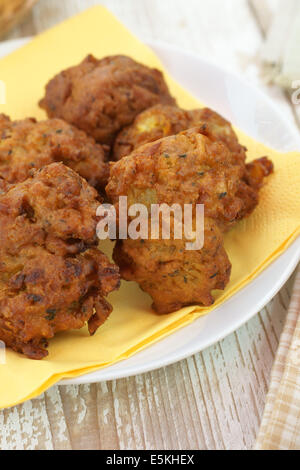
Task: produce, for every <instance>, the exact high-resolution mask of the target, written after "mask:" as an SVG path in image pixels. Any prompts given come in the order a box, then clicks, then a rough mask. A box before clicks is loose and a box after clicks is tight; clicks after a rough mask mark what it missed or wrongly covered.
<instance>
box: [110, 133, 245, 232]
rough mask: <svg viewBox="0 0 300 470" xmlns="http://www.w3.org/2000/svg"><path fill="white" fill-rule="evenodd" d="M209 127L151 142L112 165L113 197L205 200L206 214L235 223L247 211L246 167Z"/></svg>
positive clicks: (170, 201) (224, 222) (221, 223)
mask: <svg viewBox="0 0 300 470" xmlns="http://www.w3.org/2000/svg"><path fill="white" fill-rule="evenodd" d="M208 128H209V124H206V125H205V130H203V126H202V125H201V127H197V128H193V129H189V130H187V131H184V132H182V133H179V134H177V135H175V136H170V137H166V138H163V139H160V140H158V141H156V142H153V143H150V144H146V145H144V146H142V147H139V148H138V149H136V150H135V151H134V152H132V154H131V155H130V156H129V157H124V158H123V159H122V160H120V161H119V162H118V163H116V164H113V165H112V167H111V175H110V180H109V183H108V186H107V188H106V190H107V194H108V196H109V197H111V198H112V199H113V200H115V197H116V195H120V194H122V195H123V194H127V195H128V198H129V202H128V203H129V204H130V203H132V202H143V203H144V202H145V201H144V199H145V198H147V197H148V199H149V195H151V192H152V198H151V201H152V202H153V203H166V204H170V205H171V204H173V203H179V204H181V205H183V204H185V203H192V204H205V213H206V215H207V217H210V218H212V219H214V220H215V221H216V223H218V225H219V226H220V228H222V229H224V230H225V229H227V228H228V227H230V226H232V225H233V224H234V223H235V222H236V220H239V218H240V217H241V214H242V213H244V212H245V207H244V201H243V199H242V198H240V197H239V196H238V191H239V187H240V184H241V180H242V178H243V175H244V167H243V166H241V165H239V164H238V163H236V161H235V159H234V158H233V156H232V153H231V152H230V151H229V149H228V148H227V147H226V146H225V145H224V144H223V143H221V142H218V141H215V142H214V141H212V140H211V139H210V138H209V137H207V136H206V135H204V132H205V133H206V132H207V131H208ZM146 189H147V191H146ZM137 192H138V193H139V200H138V201H137V200H136V198H137ZM141 194H144V197H143V198H142V197H141ZM146 202H147V201H146Z"/></svg>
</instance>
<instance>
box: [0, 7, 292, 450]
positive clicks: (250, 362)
mask: <svg viewBox="0 0 300 470" xmlns="http://www.w3.org/2000/svg"><path fill="white" fill-rule="evenodd" d="M276 1H277V0H276ZM272 2H273V0H268V1H267V0H265V1H259V2H253V1H249V2H248V1H246V0H238V1H237V0H227V1H226V2H224V1H222V0H210V1H209V2H207V1H204V0H189V1H188V2H186V1H185V0H172V2H166V1H165V2H161V1H160V0H139V1H138V2H137V1H136V0H106V1H102V2H101V3H102V4H104V5H106V6H107V7H108V8H109V9H110V10H111V11H112V12H113V13H114V14H116V15H117V16H118V17H119V18H120V19H121V20H122V21H123V22H124V23H125V24H126V25H127V26H128V27H129V28H130V29H131V30H132V31H133V32H135V33H136V34H137V35H138V36H139V37H140V38H141V39H143V40H147V39H150V40H151V39H152V40H161V41H166V42H168V43H172V44H174V45H177V46H180V47H182V48H185V49H187V50H192V51H195V52H197V53H199V54H201V55H202V56H203V57H207V58H211V57H212V58H213V59H214V60H215V61H218V62H219V63H220V64H221V65H223V66H225V67H228V68H231V69H232V70H234V71H236V72H239V73H242V74H243V75H244V76H245V77H246V78H247V79H249V80H251V81H252V82H254V83H256V84H257V85H259V86H260V87H261V88H262V89H264V90H265V91H266V92H267V93H268V94H269V95H270V96H271V97H272V99H273V100H274V102H276V103H277V105H278V106H280V107H281V109H282V112H283V113H285V116H286V118H287V119H289V120H290V122H291V123H294V124H295V115H294V112H293V109H292V106H291V104H290V102H289V100H287V99H286V97H285V95H284V94H283V92H281V90H279V89H278V88H276V87H272V88H271V89H269V88H267V87H266V86H265V85H263V84H262V83H261V79H260V74H259V59H258V53H259V48H260V46H261V44H262V41H263V39H264V34H265V31H266V29H267V27H268V25H269V21H270V17H271V15H272V11H273V9H272V5H274V2H273V4H272ZM97 3H98V2H97V1H90V0H76V1H75V0H68V2H61V1H59V0H43V1H41V2H40V3H39V4H38V5H36V7H35V8H34V9H33V11H32V14H31V16H30V17H29V18H28V20H27V21H26V22H25V23H24V24H22V25H21V26H20V27H18V28H17V29H15V30H14V32H13V33H12V34H11V36H10V37H11V38H13V37H20V36H27V35H32V34H35V33H38V32H40V31H42V30H44V29H45V28H48V27H50V26H52V25H53V24H55V23H57V22H59V21H61V20H63V19H64V18H66V17H68V16H70V15H72V14H75V13H77V12H79V11H81V10H83V9H85V8H86V7H88V6H91V5H94V4H97ZM292 282H293V280H292V279H291V280H290V281H289V282H288V283H287V285H286V286H285V287H284V288H283V289H282V290H281V292H280V294H278V295H277V296H276V297H275V298H274V299H273V301H272V302H271V303H270V304H269V305H268V306H267V307H266V308H265V309H264V310H263V311H261V312H260V313H259V314H258V315H256V316H255V317H254V318H253V319H252V320H250V321H249V322H248V323H247V324H246V325H244V326H243V327H241V328H240V329H239V330H238V331H236V332H235V333H234V334H232V335H230V336H228V337H227V338H225V339H224V340H223V341H221V342H219V343H218V344H216V345H214V346H212V347H210V348H208V349H206V350H205V351H203V352H202V353H199V354H196V355H195V356H193V357H190V358H188V359H187V360H184V361H181V362H179V363H177V364H173V365H171V366H169V367H166V368H162V369H160V370H157V371H153V372H149V373H147V374H143V375H139V376H136V377H131V378H126V379H121V380H117V381H112V382H103V383H99V384H93V385H81V386H65V387H61V386H60V387H58V386H55V387H53V388H52V389H51V390H48V391H47V392H46V393H45V394H43V395H42V396H41V397H39V398H38V399H35V400H32V401H29V402H26V403H24V404H22V405H19V406H17V407H14V408H12V409H10V410H5V411H2V412H0V449H128V450H130V449H145V448H147V449H232V450H233V449H251V448H252V447H253V444H254V442H255V438H256V435H257V431H258V428H259V424H260V420H261V416H262V413H263V409H264V403H265V396H266V392H267V389H268V383H269V377H270V371H271V367H272V363H273V360H274V355H275V352H276V350H277V346H278V340H279V337H280V334H281V331H282V328H283V323H284V319H285V315H286V309H287V306H288V304H289V300H290V297H291V290H292Z"/></svg>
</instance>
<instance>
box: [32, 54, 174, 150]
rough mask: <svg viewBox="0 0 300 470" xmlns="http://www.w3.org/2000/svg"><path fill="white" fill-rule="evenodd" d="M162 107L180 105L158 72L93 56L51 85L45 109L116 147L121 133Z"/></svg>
mask: <svg viewBox="0 0 300 470" xmlns="http://www.w3.org/2000/svg"><path fill="white" fill-rule="evenodd" d="M157 103H163V104H175V100H174V98H172V97H171V96H170V94H169V91H168V87H167V85H166V83H165V81H164V78H163V75H162V73H161V72H160V71H159V70H156V69H150V68H149V67H146V66H144V65H142V64H139V63H137V62H135V61H134V60H133V59H131V58H129V57H126V56H111V57H106V58H104V59H101V60H98V59H96V58H95V57H93V56H92V55H89V56H87V57H86V59H85V60H84V61H83V62H81V63H80V64H79V65H77V66H75V67H72V68H69V69H67V70H64V71H63V72H61V73H60V74H58V75H57V76H56V77H54V78H53V79H52V80H51V81H50V82H49V83H48V85H47V87H46V95H45V97H44V99H43V100H41V102H40V106H41V107H42V108H44V109H45V110H46V112H47V113H48V116H49V117H59V118H62V119H64V120H66V121H67V122H70V123H71V124H74V125H75V126H77V127H78V128H80V129H83V130H84V131H85V132H86V133H87V134H89V135H91V136H93V137H94V138H95V139H96V140H97V141H98V142H100V143H102V144H107V145H111V144H112V142H113V140H114V138H115V136H116V134H117V133H118V132H119V131H120V129H122V128H123V127H124V126H127V125H129V124H131V123H132V121H133V120H134V118H135V117H136V116H137V114H139V113H140V112H141V111H143V110H144V109H147V108H149V107H150V106H153V105H155V104H157Z"/></svg>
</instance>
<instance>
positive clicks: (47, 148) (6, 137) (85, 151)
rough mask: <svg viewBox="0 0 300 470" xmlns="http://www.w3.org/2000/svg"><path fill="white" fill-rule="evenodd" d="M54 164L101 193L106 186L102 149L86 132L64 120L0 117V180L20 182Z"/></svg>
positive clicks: (105, 165)
mask: <svg viewBox="0 0 300 470" xmlns="http://www.w3.org/2000/svg"><path fill="white" fill-rule="evenodd" d="M54 162H63V163H64V164H65V165H66V166H69V167H70V168H72V169H73V170H74V171H76V172H77V173H79V174H80V175H81V176H82V177H83V178H85V179H86V180H87V181H88V182H89V184H91V185H92V186H94V187H96V188H97V189H98V190H101V189H102V190H103V188H104V187H105V185H106V183H107V179H108V175H109V168H108V164H107V163H106V162H105V156H104V151H103V148H102V147H101V145H99V144H96V142H95V141H94V139H92V138H91V137H89V136H87V135H86V134H85V133H84V132H83V131H81V130H79V129H77V128H76V127H74V126H71V125H70V124H68V123H66V122H64V121H62V120H61V119H49V120H47V121H40V122H37V121H36V120H35V119H33V118H29V119H24V120H21V121H11V120H10V118H9V117H8V116H5V115H4V114H1V115H0V178H2V179H4V180H6V181H7V182H8V183H19V182H22V181H24V180H25V179H26V178H27V177H28V176H29V175H30V172H31V171H32V170H34V169H39V168H42V167H43V166H45V165H49V164H51V163H54Z"/></svg>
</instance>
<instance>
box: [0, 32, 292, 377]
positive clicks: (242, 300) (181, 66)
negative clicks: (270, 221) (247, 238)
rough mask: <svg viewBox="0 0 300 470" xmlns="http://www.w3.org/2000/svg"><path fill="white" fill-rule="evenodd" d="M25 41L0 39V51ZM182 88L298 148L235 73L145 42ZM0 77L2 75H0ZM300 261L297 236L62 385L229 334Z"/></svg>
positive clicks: (266, 102)
mask: <svg viewBox="0 0 300 470" xmlns="http://www.w3.org/2000/svg"><path fill="white" fill-rule="evenodd" d="M25 42H26V40H16V41H9V42H7V43H2V44H0V56H1V55H2V56H3V55H6V54H8V53H10V52H12V51H13V50H15V49H16V48H18V47H20V46H22V45H23V44H24V43H25ZM150 46H151V47H152V48H153V49H154V50H155V52H156V53H157V55H158V56H159V57H160V59H161V60H162V62H163V63H164V65H165V66H166V68H167V69H168V71H169V72H170V73H171V75H173V77H174V78H175V79H177V80H178V81H179V82H180V83H181V84H182V85H183V86H184V87H185V88H187V89H188V90H190V91H191V92H192V93H193V94H194V95H195V96H196V97H197V98H199V99H200V100H201V101H203V102H204V103H206V104H207V105H208V106H210V107H212V108H214V109H216V110H217V111H219V112H220V113H221V114H223V115H224V116H226V117H227V118H228V119H230V120H231V121H232V122H233V123H234V124H235V125H237V126H238V127H240V128H241V129H243V130H244V131H245V132H246V133H248V134H249V135H251V136H252V137H254V138H256V139H257V140H260V141H262V142H264V143H265V144H268V145H270V146H272V147H274V148H277V149H278V150H281V151H288V150H299V149H300V137H299V135H298V133H297V132H296V130H295V129H294V128H293V127H292V125H290V124H289V123H288V122H287V121H286V119H285V118H284V116H282V113H281V112H280V110H279V109H277V108H276V107H275V106H274V104H273V103H272V101H271V100H270V98H268V97H267V96H266V95H264V94H263V93H262V92H261V91H260V90H257V89H256V88H254V87H253V86H252V85H250V84H249V83H247V82H246V81H245V80H243V79H241V78H240V77H238V76H236V75H234V74H232V73H230V72H227V71H225V70H223V69H221V68H220V67H218V66H217V65H214V64H212V63H210V62H207V61H206V60H203V59H201V58H200V57H197V56H195V55H193V54H190V53H186V52H183V51H180V50H178V49H176V48H173V47H170V46H167V45H164V44H159V43H155V44H150ZM0 78H1V77H0ZM299 260H300V238H299V239H298V240H296V241H295V242H294V243H293V244H292V245H291V246H290V247H289V248H288V249H287V250H286V252H285V253H284V254H283V255H281V256H280V257H279V258H278V259H277V260H276V261H274V262H273V263H272V264H271V265H270V266H269V267H268V268H267V269H265V270H264V272H263V273H261V274H260V275H259V276H258V277H257V278H256V279H254V280H253V281H252V282H251V283H250V284H248V285H247V286H246V287H245V288H244V289H242V290H241V291H240V292H238V293H237V294H235V295H234V296H233V297H231V298H230V299H229V300H227V301H226V302H225V303H224V304H223V305H221V306H220V307H217V308H216V309H215V310H214V311H213V312H211V313H210V314H209V315H208V316H206V317H202V318H199V319H198V320H196V321H195V322H193V323H192V324H191V325H188V326H186V327H184V328H182V329H181V330H179V331H177V332H176V333H173V334H172V335H170V336H169V337H167V338H165V339H163V340H161V341H159V342H158V343H156V344H154V345H153V346H150V347H148V348H146V349H144V350H143V351H141V352H139V353H137V354H135V355H134V356H132V357H131V358H129V359H126V360H124V361H120V362H119V363H117V364H115V365H113V366H110V367H107V368H104V369H100V370H98V371H96V372H93V373H91V374H86V375H83V376H81V377H78V378H75V379H70V380H64V381H62V382H61V384H82V383H91V382H101V381H104V380H112V379H118V378H121V377H127V376H130V375H136V374H140V373H143V372H147V371H150V370H153V369H157V368H159V367H162V366H166V365H168V364H172V363H174V362H177V361H179V360H181V359H184V358H186V357H188V356H190V355H192V354H195V353H196V352H198V351H201V350H203V349H205V348H207V347H208V346H211V345H212V344H214V343H216V342H217V341H220V340H221V339H222V338H224V337H225V336H227V335H229V334H230V333H232V332H233V331H235V330H236V329H237V328H239V327H240V326H241V325H243V324H244V323H245V322H247V321H248V320H249V319H250V318H251V317H252V316H253V315H255V314H256V313H257V312H258V311H259V310H261V309H262V308H263V307H264V306H265V305H266V304H267V303H268V302H269V301H270V300H271V299H272V298H273V297H274V295H275V294H276V293H277V292H278V291H279V289H280V288H281V287H282V286H283V284H284V283H285V282H286V281H287V279H288V278H289V276H290V275H291V274H292V272H293V270H294V269H295V267H296V266H297V264H298V262H299Z"/></svg>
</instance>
